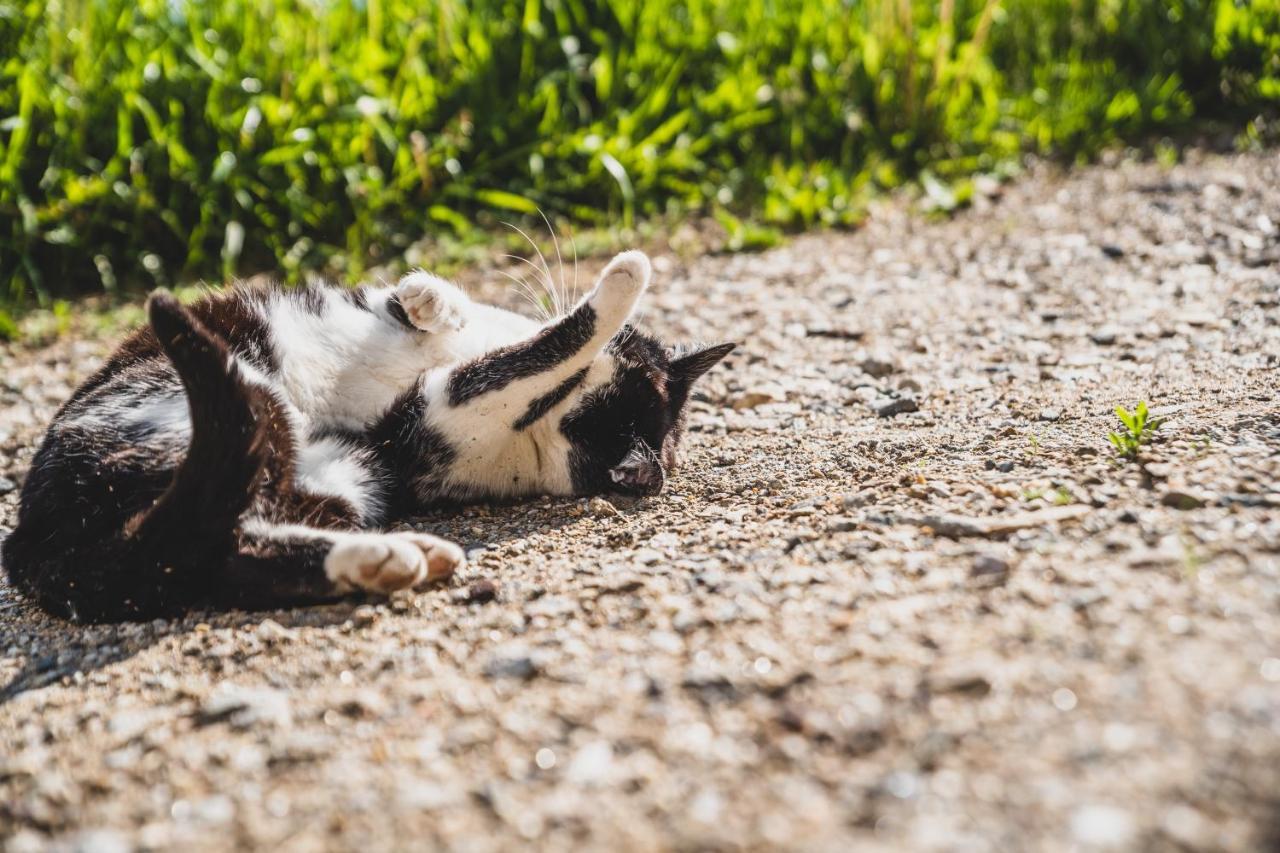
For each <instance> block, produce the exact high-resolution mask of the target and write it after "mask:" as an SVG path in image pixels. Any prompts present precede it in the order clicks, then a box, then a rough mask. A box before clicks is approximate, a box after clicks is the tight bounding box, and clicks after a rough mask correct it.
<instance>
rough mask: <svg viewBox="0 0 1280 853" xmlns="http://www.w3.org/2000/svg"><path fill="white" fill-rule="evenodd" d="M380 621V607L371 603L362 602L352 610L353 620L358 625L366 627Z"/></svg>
mask: <svg viewBox="0 0 1280 853" xmlns="http://www.w3.org/2000/svg"><path fill="white" fill-rule="evenodd" d="M377 621H378V608H376V607H374V606H373V605H371V604H362V605H360V606H359V607H357V608H356V609H355V610H353V611H352V612H351V622H352V624H354V625H355V626H356V627H359V628H365V627H368V626H369V625H372V624H373V623H374V622H377Z"/></svg>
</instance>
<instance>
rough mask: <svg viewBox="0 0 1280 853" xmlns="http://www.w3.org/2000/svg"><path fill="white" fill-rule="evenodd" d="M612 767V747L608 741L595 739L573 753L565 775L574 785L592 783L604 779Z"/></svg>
mask: <svg viewBox="0 0 1280 853" xmlns="http://www.w3.org/2000/svg"><path fill="white" fill-rule="evenodd" d="M612 767H613V747H612V746H610V745H609V742H608V741H603V740H597V741H592V742H591V743H588V744H586V745H585V746H583V747H582V748H581V749H579V750H578V751H577V752H576V753H574V756H573V759H572V760H570V762H569V768H568V770H567V771H566V773H565V775H566V777H567V778H568V779H569V781H570V782H572V783H574V784H575V785H594V784H597V783H599V782H603V781H605V780H606V779H607V778H608V775H609V771H610V769H611V768H612Z"/></svg>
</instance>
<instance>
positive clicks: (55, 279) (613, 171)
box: [0, 0, 1280, 332]
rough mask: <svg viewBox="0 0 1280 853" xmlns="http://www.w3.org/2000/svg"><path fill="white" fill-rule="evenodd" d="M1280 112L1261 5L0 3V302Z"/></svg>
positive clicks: (810, 216)
mask: <svg viewBox="0 0 1280 853" xmlns="http://www.w3.org/2000/svg"><path fill="white" fill-rule="evenodd" d="M1277 105H1280V0H1253V2H1239V0H1162V1H1161V2H1153V1H1152V0H1021V2H1017V0H1003V2H1001V0H610V2H586V0H471V2H464V0H219V2H195V0H48V2H46V0H32V2H25V3H22V2H12V0H0V306H8V307H9V308H10V309H13V308H15V307H21V306H24V305H30V304H34V303H42V304H49V303H51V302H52V301H53V300H54V299H55V298H58V297H64V296H68V295H72V294H79V293H87V292H102V291H106V292H108V293H111V292H116V291H119V290H123V289H136V288H145V287H151V286H155V285H157V284H162V285H172V284H174V283H178V282H183V281H190V280H193V279H197V278H202V277H203V278H208V279H211V280H220V279H222V278H224V277H230V276H233V275H244V274H251V273H254V272H259V271H270V272H273V273H275V274H277V275H280V276H281V277H285V278H290V279H297V278H299V277H301V276H304V275H306V274H307V273H308V272H310V271H321V272H324V273H327V274H336V275H345V276H354V275H358V274H359V273H360V271H361V270H362V269H364V268H365V267H366V266H368V265H369V264H382V263H387V262H388V261H393V260H394V259H396V258H400V257H402V256H403V255H404V253H405V251H406V249H407V248H408V247H410V246H411V245H412V244H414V243H415V241H418V240H420V239H422V238H423V236H424V235H445V234H447V235H454V236H465V235H468V234H472V233H475V232H476V230H477V229H478V230H479V231H480V232H482V233H483V232H484V231H486V230H487V229H489V228H491V227H492V226H493V225H494V224H495V223H497V222H498V221H499V220H503V219H513V220H519V219H520V218H522V217H530V216H532V215H534V214H536V212H537V211H539V210H542V211H546V213H547V214H548V215H549V216H550V217H552V218H553V219H554V220H556V221H557V222H558V223H561V224H569V223H572V224H575V225H578V226H582V225H587V226H590V225H599V224H602V223H607V224H610V225H616V226H620V227H623V228H630V227H632V226H634V225H635V224H636V223H637V222H638V221H642V220H644V221H652V220H655V219H662V218H664V217H672V216H680V215H685V214H691V213H712V214H715V215H717V216H718V217H720V218H721V221H722V222H725V223H728V224H729V225H730V226H733V227H737V226H738V225H740V224H741V223H743V222H751V223H764V224H769V225H776V226H780V227H802V226H808V225H811V224H815V223H821V224H828V225H846V224H853V223H856V221H857V220H858V218H859V216H860V212H861V211H862V209H863V206H864V204H865V201H866V199H867V198H868V197H869V196H870V195H872V194H874V193H875V192H877V191H880V190H884V189H887V188H893V187H896V186H898V185H900V184H902V183H903V182H907V181H916V182H919V183H920V184H921V185H922V186H923V187H925V188H926V189H927V190H928V195H929V196H930V198H932V199H933V200H934V202H935V204H936V205H937V206H939V207H942V208H948V207H951V206H955V205H961V204H963V203H964V202H965V200H966V198H967V195H968V193H969V192H970V191H971V190H970V184H969V182H968V178H969V177H971V176H973V175H976V174H979V173H991V172H998V171H1000V170H1001V169H1002V168H1003V167H1004V166H1006V165H1007V164H1010V163H1014V162H1016V160H1017V158H1018V157H1019V156H1020V155H1021V154H1022V153H1024V152H1027V151H1035V152H1041V153H1051V154H1054V155H1058V156H1064V157H1072V158H1074V157H1087V156H1089V155H1091V154H1093V153H1095V152H1097V151H1098V150H1099V149H1100V148H1102V147H1103V146H1107V145H1109V144H1112V143H1114V142H1116V141H1119V140H1135V139H1144V138H1151V136H1152V135H1153V134H1156V135H1158V134H1162V133H1172V132H1175V131H1177V130H1179V129H1184V128H1187V127H1189V126H1191V125H1192V123H1193V122H1195V121H1197V120H1204V119H1217V120H1221V121H1225V122H1228V123H1231V124H1232V125H1233V126H1234V127H1236V128H1237V129H1238V130H1239V131H1240V132H1241V134H1242V137H1241V138H1242V139H1243V140H1245V141H1246V142H1247V140H1248V139H1249V138H1250V134H1253V135H1257V134H1258V133H1259V132H1260V129H1261V127H1262V126H1263V125H1265V121H1266V117H1267V116H1269V115H1274V113H1275V108H1276V106H1277ZM741 233H744V232H740V235H739V236H741ZM745 233H747V234H748V240H747V242H750V239H749V234H750V232H745ZM742 242H743V241H742V240H741V239H740V240H739V243H742ZM5 327H6V325H5V321H4V319H3V317H0V332H3V329H4V328H5ZM9 327H11V324H9Z"/></svg>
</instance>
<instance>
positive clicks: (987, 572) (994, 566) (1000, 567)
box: [969, 554, 1009, 578]
mask: <svg viewBox="0 0 1280 853" xmlns="http://www.w3.org/2000/svg"><path fill="white" fill-rule="evenodd" d="M1008 573H1009V564H1008V563H1007V562H1005V561H1004V560H1002V559H1000V558H999V557H997V556H995V555H994V554H979V555H978V556H977V557H975V558H974V560H973V566H972V567H971V568H970V569H969V575H970V577H975V578H991V577H993V576H1003V575H1007V574H1008Z"/></svg>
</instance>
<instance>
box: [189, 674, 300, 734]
mask: <svg viewBox="0 0 1280 853" xmlns="http://www.w3.org/2000/svg"><path fill="white" fill-rule="evenodd" d="M292 716H293V714H292V708H291V707H290V703H289V696H288V694H286V693H285V692H284V691H282V690H276V689H274V688H269V687H240V686H236V685H224V686H223V687H220V688H219V689H218V690H217V691H215V692H214V693H213V694H212V695H211V696H209V698H207V699H206V700H205V701H204V702H203V703H202V704H201V705H200V709H199V712H198V713H197V721H198V722H200V723H202V724H206V725H207V724H210V723H219V722H223V721H226V722H227V723H229V724H230V725H231V727H232V728H237V729H247V728H252V727H255V726H287V725H288V724H289V722H290V721H291V720H292Z"/></svg>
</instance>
